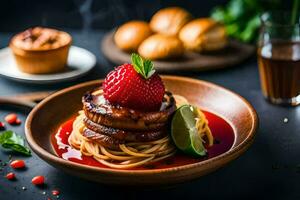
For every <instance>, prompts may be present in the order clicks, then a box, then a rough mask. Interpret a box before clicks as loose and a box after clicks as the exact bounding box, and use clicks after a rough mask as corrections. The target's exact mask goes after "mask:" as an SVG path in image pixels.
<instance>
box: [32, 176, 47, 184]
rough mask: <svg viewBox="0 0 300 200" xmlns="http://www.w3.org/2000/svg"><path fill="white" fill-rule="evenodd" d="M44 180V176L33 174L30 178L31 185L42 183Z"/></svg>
mask: <svg viewBox="0 0 300 200" xmlns="http://www.w3.org/2000/svg"><path fill="white" fill-rule="evenodd" d="M44 182H45V178H44V176H35V177H33V178H32V180H31V183H32V184H33V185H42V184H44Z"/></svg>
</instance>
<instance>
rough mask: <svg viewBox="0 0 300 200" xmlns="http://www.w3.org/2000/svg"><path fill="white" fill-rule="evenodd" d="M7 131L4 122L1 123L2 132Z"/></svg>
mask: <svg viewBox="0 0 300 200" xmlns="http://www.w3.org/2000/svg"><path fill="white" fill-rule="evenodd" d="M4 129H5V124H4V123H3V122H0V130H4Z"/></svg>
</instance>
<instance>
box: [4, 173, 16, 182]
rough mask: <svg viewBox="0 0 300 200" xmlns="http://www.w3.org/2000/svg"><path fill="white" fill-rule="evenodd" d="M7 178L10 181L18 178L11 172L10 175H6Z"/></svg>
mask: <svg viewBox="0 0 300 200" xmlns="http://www.w3.org/2000/svg"><path fill="white" fill-rule="evenodd" d="M6 178H7V179H8V180H13V179H15V178H16V175H15V174H14V173H12V172H10V173H8V174H6Z"/></svg>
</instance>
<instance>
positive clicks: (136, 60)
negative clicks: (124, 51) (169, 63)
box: [131, 53, 155, 79]
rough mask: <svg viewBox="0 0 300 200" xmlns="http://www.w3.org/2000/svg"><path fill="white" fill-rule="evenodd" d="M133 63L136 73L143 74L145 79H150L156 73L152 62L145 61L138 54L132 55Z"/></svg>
mask: <svg viewBox="0 0 300 200" xmlns="http://www.w3.org/2000/svg"><path fill="white" fill-rule="evenodd" d="M131 63H132V65H133V67H134V69H135V71H136V72H137V73H139V74H141V75H142V76H143V77H144V78H145V79H148V78H150V77H151V76H152V75H153V74H154V73H155V69H154V67H153V63H152V62H151V60H148V59H145V60H144V59H143V58H142V57H141V56H139V55H138V54H136V53H133V54H131Z"/></svg>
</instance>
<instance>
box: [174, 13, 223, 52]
mask: <svg viewBox="0 0 300 200" xmlns="http://www.w3.org/2000/svg"><path fill="white" fill-rule="evenodd" d="M179 38H180V40H181V41H182V42H183V45H184V47H185V48H186V49H188V50H192V51H196V52H201V51H216V50H220V49H222V48H224V47H225V46H226V43H227V38H226V32H225V28H224V26H223V25H221V24H219V23H217V22H216V21H214V20H213V19H210V18H201V19H195V20H193V21H191V22H189V23H187V24H186V25H185V26H184V27H183V28H182V29H181V31H180V33H179Z"/></svg>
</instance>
